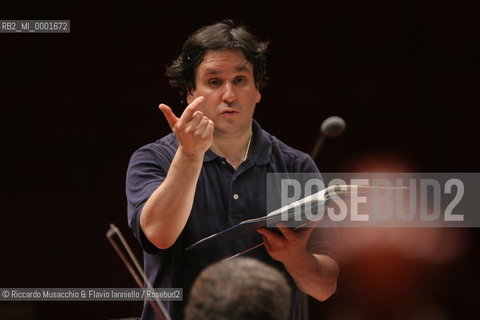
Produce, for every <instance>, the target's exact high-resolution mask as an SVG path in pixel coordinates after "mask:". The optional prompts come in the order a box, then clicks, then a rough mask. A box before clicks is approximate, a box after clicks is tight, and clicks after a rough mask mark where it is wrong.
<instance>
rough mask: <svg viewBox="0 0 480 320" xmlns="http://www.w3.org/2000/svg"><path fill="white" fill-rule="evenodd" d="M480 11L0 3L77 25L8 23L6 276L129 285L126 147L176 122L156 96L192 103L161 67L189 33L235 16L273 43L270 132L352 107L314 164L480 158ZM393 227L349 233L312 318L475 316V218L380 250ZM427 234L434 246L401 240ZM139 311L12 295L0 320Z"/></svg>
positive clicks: (297, 136)
mask: <svg viewBox="0 0 480 320" xmlns="http://www.w3.org/2000/svg"><path fill="white" fill-rule="evenodd" d="M478 12H479V11H478V6H476V2H475V1H473V0H472V1H457V2H451V1H427V0H424V1H420V0H410V1H407V0H395V1H379V0H373V1H347V0H342V1H331V0H328V1H315V2H313V1H312V2H311V3H310V2H308V1H303V0H301V1H295V2H294V3H292V2H283V1H278V2H273V1H272V2H262V1H256V2H244V1H242V2H238V1H233V2H227V1H196V2H187V1H176V2H175V1H137V2H134V1H129V2H126V1H96V2H94V1H82V2H74V1H48V2H46V3H45V2H42V3H40V2H33V1H32V2H23V1H22V2H17V3H16V4H10V5H7V4H4V3H2V4H1V7H0V18H1V19H70V20H71V33H70V34H0V105H1V109H0V110H1V117H0V134H1V135H0V136H1V142H0V143H1V144H0V154H1V159H0V161H1V163H0V189H1V197H2V198H1V200H2V201H1V203H2V209H1V210H0V212H1V213H0V214H1V215H0V223H1V227H2V228H1V229H2V232H1V233H0V243H1V251H0V252H1V257H2V258H1V263H0V287H45V288H47V287H134V286H135V283H134V282H133V280H131V277H130V275H129V274H128V273H127V271H126V270H125V269H124V267H123V265H121V262H120V260H119V259H118V258H117V256H116V255H115V253H114V252H113V250H112V249H111V247H110V245H109V243H108V242H107V240H106V238H105V236H104V234H105V232H106V230H107V228H108V225H109V223H111V222H114V223H115V224H117V225H118V226H119V227H120V228H121V229H122V230H123V231H124V233H125V234H126V235H127V239H128V240H129V242H130V243H131V244H132V245H133V246H134V247H135V249H136V252H137V254H138V255H139V256H140V251H139V250H138V249H139V248H138V246H137V244H136V242H135V240H134V239H133V237H132V236H131V235H130V232H129V231H128V226H127V224H126V200H125V196H124V176H125V171H126V168H127V164H128V161H129V157H130V155H131V153H132V152H133V151H134V150H135V149H136V148H138V147H140V146H141V145H143V144H146V143H148V142H151V141H153V140H155V139H157V138H159V137H161V136H163V135H164V134H166V133H168V132H169V128H168V126H167V124H166V122H165V121H164V119H163V117H162V115H161V113H160V112H159V111H158V109H157V106H158V104H159V103H160V102H163V103H167V104H170V105H171V106H172V107H174V108H175V109H176V112H178V113H179V112H181V110H182V108H183V106H182V105H181V104H180V102H179V99H178V94H177V92H176V91H175V90H173V89H171V88H169V87H168V85H167V79H166V77H165V76H164V75H163V73H164V67H165V65H166V64H168V63H170V62H171V61H172V60H173V59H174V58H175V57H176V55H177V54H178V53H179V50H180V47H181V45H182V43H183V41H184V40H185V39H186V37H187V36H188V35H189V34H190V33H191V32H192V31H193V30H195V29H197V28H198V27H200V26H202V25H205V24H209V23H212V22H215V21H218V20H221V19H224V18H237V19H240V20H242V21H243V22H245V23H246V24H248V25H251V26H252V27H253V29H254V31H255V32H256V33H257V34H258V35H259V36H260V37H261V38H263V39H268V40H270V41H271V50H270V54H269V61H270V66H269V77H270V82H269V85H268V87H267V88H265V90H264V91H263V100H262V102H261V104H260V105H258V107H257V111H256V119H257V120H258V121H259V122H260V123H261V124H262V126H263V127H264V128H265V129H267V130H268V131H270V132H271V133H273V134H274V135H276V136H277V137H279V138H280V139H282V140H284V141H285V142H287V143H288V144H290V145H292V146H294V147H296V148H298V149H301V150H304V151H306V152H309V151H310V149H311V148H312V146H313V144H314V141H315V139H316V136H317V132H318V128H319V126H320V123H321V122H322V121H323V119H324V118H326V117H327V116H330V115H340V116H342V117H344V118H345V120H346V122H347V125H348V130H347V131H346V133H345V134H344V135H343V136H342V137H341V138H338V139H336V140H335V141H333V140H332V141H330V142H329V143H328V144H327V145H326V146H325V148H324V149H323V151H322V154H321V156H320V159H319V161H318V165H319V168H320V170H322V171H337V172H338V171H352V170H367V169H376V170H393V171H395V170H399V171H418V172H475V171H479V161H478V159H479V158H478V156H479V152H478V149H479V141H478V140H479V137H478V132H479V130H478V116H477V115H478V111H477V110H476V109H477V108H478V105H479V93H478V89H477V86H478V79H479V68H480V65H479V46H478V41H479V36H478V34H479V31H480V28H479V14H478ZM345 232H346V233H347V238H348V237H349V236H351V235H354V233H355V231H351V233H349V231H348V230H347V231H345ZM398 232H399V231H395V230H394V231H391V230H390V231H388V230H383V231H379V230H370V231H368V234H366V235H367V236H365V234H362V235H361V236H359V237H357V238H355V236H352V237H351V238H350V239H351V241H352V242H351V243H349V244H348V245H347V246H346V247H349V248H354V249H352V250H351V251H352V252H354V254H350V255H348V254H347V255H346V258H345V259H344V261H343V263H342V278H341V281H340V283H339V290H338V292H337V294H336V295H335V296H334V297H332V298H331V299H330V300H329V301H328V302H326V303H323V304H321V303H317V302H313V303H312V306H311V311H312V319H472V318H475V317H476V316H478V315H477V313H478V312H477V310H478V308H477V307H476V303H477V301H476V300H477V296H478V286H479V285H480V280H479V278H480V277H479V276H478V271H477V270H478V269H479V267H480V263H479V259H478V254H479V251H478V247H477V245H476V243H477V242H478V241H479V240H480V237H479V235H480V234H479V231H478V230H475V229H461V230H443V231H442V232H441V233H435V234H434V235H432V234H431V231H424V232H422V230H410V231H401V232H400V234H401V236H400V238H401V239H404V240H405V241H407V242H408V241H410V242H409V243H411V244H412V246H411V247H408V246H407V247H406V248H407V249H406V250H403V251H402V250H398V241H397V242H394V243H397V245H394V246H388V245H383V246H382V245H379V243H383V244H385V239H392V237H393V238H394V237H397V235H398ZM405 232H407V233H405ZM408 232H410V233H408ZM429 232H430V233H429ZM392 235H393V236H392ZM426 235H430V236H426ZM402 237H403V238H402ZM432 237H433V238H434V239H436V240H435V241H433V240H431V239H433V238H432ZM397 238H398V237H397ZM352 239H353V240H352ZM372 239H373V240H372ZM428 239H430V240H428ZM367 240H368V241H370V243H369V244H368V245H365V246H362V245H359V244H361V243H363V242H365V241H366V242H368V241H367ZM397 240H398V239H397ZM428 241H430V243H431V244H432V243H433V244H432V245H430V246H427V249H428V250H429V251H428V250H427V251H428V252H427V253H426V254H425V253H424V254H423V255H420V256H418V255H417V256H412V255H408V254H407V253H406V252H408V251H409V249H410V248H412V247H418V246H422V245H424V244H425V242H428ZM432 241H433V242H432ZM387 242H388V241H387ZM401 243H403V242H401ZM452 243H453V245H452ZM355 244H357V246H355ZM452 246H453V249H452V250H453V251H452V250H451V254H450V255H446V256H445V255H444V256H441V257H440V258H439V257H438V256H435V255H434V253H442V252H446V251H448V250H447V249H448V248H452ZM425 257H426V258H425ZM432 257H433V258H432ZM435 257H436V258H435ZM140 308H141V303H115V302H102V303H87V302H70V303H67V302H63V303H60V302H57V303H45V302H42V303H40V302H38V303H1V304H0V318H2V319H3V318H11V319H21V318H22V316H23V318H24V319H64V318H67V317H68V318H71V319H108V318H119V317H125V316H132V315H139V313H140Z"/></svg>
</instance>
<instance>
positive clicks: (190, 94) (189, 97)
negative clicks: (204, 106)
mask: <svg viewBox="0 0 480 320" xmlns="http://www.w3.org/2000/svg"><path fill="white" fill-rule="evenodd" d="M186 98H187V104H190V103H192V101H193V100H194V97H193V89H192V88H187V97H186Z"/></svg>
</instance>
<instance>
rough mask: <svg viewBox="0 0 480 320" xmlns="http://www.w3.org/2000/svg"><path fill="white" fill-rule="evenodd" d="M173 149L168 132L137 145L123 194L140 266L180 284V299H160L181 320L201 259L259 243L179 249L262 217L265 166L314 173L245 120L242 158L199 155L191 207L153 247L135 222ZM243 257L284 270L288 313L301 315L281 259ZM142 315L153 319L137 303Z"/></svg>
mask: <svg viewBox="0 0 480 320" xmlns="http://www.w3.org/2000/svg"><path fill="white" fill-rule="evenodd" d="M177 148H178V141H177V139H176V137H175V135H174V134H173V133H171V134H169V135H167V136H165V137H163V138H162V139H160V140H157V141H156V142H154V143H151V144H148V145H146V146H144V147H142V148H140V149H139V150H137V151H136V152H135V153H134V154H133V155H132V158H131V161H130V164H129V168H128V172H127V183H126V193H127V199H128V222H129V225H130V227H131V228H132V230H133V232H134V234H135V236H136V238H137V239H138V240H139V242H140V243H141V245H142V247H143V249H144V251H145V252H144V268H145V273H146V275H147V277H148V279H149V280H150V281H151V283H152V284H153V287H155V288H183V294H184V301H183V302H170V303H168V302H166V303H165V304H166V307H167V309H168V310H169V313H170V315H171V316H172V318H173V319H175V320H176V319H183V309H184V306H185V303H186V301H187V299H188V294H189V292H190V288H191V286H192V284H193V282H194V280H195V278H196V276H197V275H198V274H199V273H200V272H201V271H202V270H203V269H204V268H205V267H207V266H208V265H210V264H212V263H214V262H217V261H219V260H222V259H224V258H226V257H229V256H231V255H233V254H235V253H238V252H241V251H243V250H245V249H247V248H250V247H251V246H253V245H255V244H258V243H260V242H261V241H262V238H261V235H260V234H254V235H251V236H247V237H245V238H242V239H238V240H233V241H228V242H224V243H220V244H219V245H217V246H215V247H211V248H206V249H199V250H193V251H185V248H186V247H188V246H190V245H191V244H193V243H194V242H196V241H198V240H200V239H202V238H204V237H206V236H209V235H211V234H213V233H217V232H220V231H222V230H224V229H226V228H228V227H231V226H233V225H236V224H238V223H239V222H241V221H243V220H246V219H250V218H256V217H260V216H264V215H265V214H266V213H267V212H266V211H267V209H266V205H267V200H266V198H267V197H266V181H267V173H269V172H318V169H317V167H316V165H315V163H314V162H313V161H312V159H311V158H310V157H309V156H308V155H306V154H305V153H303V152H300V151H298V150H295V149H293V148H291V147H289V146H287V145H286V144H284V143H283V142H281V141H280V140H278V139H277V138H275V137H274V136H272V135H270V134H269V133H267V132H266V131H264V130H263V129H262V128H261V127H260V126H259V125H258V123H257V122H255V121H253V138H252V144H251V151H250V154H249V156H248V158H247V159H246V160H245V161H244V162H243V163H242V164H241V165H240V166H239V167H238V168H237V169H236V170H235V169H234V168H233V167H232V166H230V164H229V163H228V162H227V161H226V160H225V158H223V157H220V156H218V155H216V154H215V153H214V152H212V151H211V150H208V151H207V152H206V153H205V156H204V160H203V167H202V170H201V173H200V177H199V179H198V182H197V186H196V192H195V199H194V202H193V208H192V211H191V213H190V217H189V219H188V221H187V224H186V226H185V228H184V230H183V231H182V233H181V234H180V236H179V237H178V239H177V241H176V242H175V244H174V245H173V246H172V247H170V248H168V249H165V250H160V249H158V248H156V247H155V246H154V245H153V244H151V243H150V242H149V241H148V239H146V237H145V235H144V234H143V232H142V230H141V228H140V213H141V211H142V208H143V205H144V204H145V202H146V201H147V200H148V198H149V197H150V195H151V194H152V193H153V192H154V191H155V190H156V189H157V188H158V186H159V185H160V184H161V183H162V182H163V180H164V179H165V177H166V175H167V171H168V168H169V167H170V164H171V162H172V160H173V157H174V155H175V152H176V150H177ZM309 246H310V248H312V249H313V248H314V251H315V252H316V253H328V250H327V246H326V243H323V240H318V239H317V240H316V242H315V243H309ZM246 256H249V257H253V258H257V259H259V260H261V261H263V262H266V263H267V264H269V265H272V266H274V267H276V268H277V269H279V270H281V271H282V272H284V273H285V274H286V275H287V278H288V279H289V280H290V282H291V284H292V287H293V288H294V300H293V305H294V307H293V310H292V314H293V316H292V319H298V320H299V319H301V316H300V313H301V297H302V294H301V292H300V290H298V289H297V288H296V287H295V285H294V284H293V281H292V280H291V278H290V277H289V276H288V274H287V273H286V271H285V268H284V267H283V265H282V264H281V263H279V262H277V261H275V260H273V259H272V258H270V256H269V255H268V253H267V252H266V250H265V248H264V247H260V248H257V249H255V250H253V251H251V252H249V253H247V254H246ZM142 319H154V315H153V312H152V310H151V309H150V306H149V305H148V304H145V307H144V311H143V314H142Z"/></svg>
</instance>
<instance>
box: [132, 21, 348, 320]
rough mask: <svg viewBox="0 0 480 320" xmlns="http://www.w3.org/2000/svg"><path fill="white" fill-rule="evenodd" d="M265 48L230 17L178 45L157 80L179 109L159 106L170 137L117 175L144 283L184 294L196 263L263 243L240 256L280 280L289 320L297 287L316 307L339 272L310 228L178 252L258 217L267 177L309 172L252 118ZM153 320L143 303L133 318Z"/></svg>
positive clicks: (178, 305)
mask: <svg viewBox="0 0 480 320" xmlns="http://www.w3.org/2000/svg"><path fill="white" fill-rule="evenodd" d="M266 48H267V44H266V43H264V42H261V41H259V40H258V39H257V38H255V37H254V36H253V35H252V34H251V33H250V32H248V31H247V30H246V28H245V27H244V26H242V25H237V24H235V23H233V22H232V21H230V20H227V21H223V22H219V23H216V24H213V25H210V26H206V27H203V28H201V29H199V30H197V31H196V32H194V33H193V34H192V35H191V36H190V37H189V38H188V39H187V41H186V42H185V44H184V46H183V50H182V53H181V54H180V56H179V57H178V58H177V59H176V60H175V61H174V62H173V64H172V65H171V66H169V67H168V68H167V76H169V77H170V84H171V85H172V86H174V87H177V88H179V89H180V90H181V92H182V94H183V96H184V98H185V100H186V101H187V102H188V106H187V107H186V108H185V110H184V111H183V113H182V114H181V115H179V116H177V115H175V114H174V113H173V111H172V110H171V108H170V107H168V106H167V105H164V104H161V105H160V110H161V111H162V112H163V115H164V116H165V118H166V120H167V122H168V124H169V126H170V127H171V129H172V131H173V133H171V134H169V135H167V136H165V137H163V138H161V139H160V140H158V141H156V142H154V143H151V144H148V145H146V146H144V147H142V148H140V149H139V150H137V151H136V152H135V153H134V154H133V156H132V158H131V161H130V164H129V168H128V172H127V187H126V192H127V198H128V219H129V225H130V227H131V228H132V230H133V232H134V234H135V236H136V238H137V239H138V240H139V242H140V243H141V245H142V247H143V249H144V268H145V273H146V275H147V277H148V278H149V280H150V281H151V283H152V284H153V286H154V287H155V288H183V290H184V292H183V294H184V298H185V297H187V296H188V293H189V290H190V288H191V286H192V284H193V282H194V280H195V278H196V276H197V275H198V274H199V273H200V272H201V271H202V270H203V269H204V268H205V267H207V266H208V265H210V264H212V263H214V262H217V261H219V260H222V259H224V258H226V257H229V256H231V255H233V254H235V253H237V252H241V251H244V250H246V249H247V248H250V247H252V246H253V245H255V244H257V243H259V242H261V241H262V238H263V242H264V247H261V248H258V249H255V250H253V251H251V252H249V253H248V254H247V255H248V256H250V257H253V258H256V259H259V260H261V261H263V262H266V263H267V264H270V265H272V266H274V267H275V268H277V269H278V270H280V271H282V272H284V273H285V274H286V275H287V276H288V277H289V281H290V282H291V285H292V288H293V296H292V297H293V307H292V317H291V318H292V319H301V309H302V308H301V305H302V296H303V295H302V293H301V291H303V292H305V293H307V294H308V295H310V296H312V297H314V298H316V299H318V300H321V301H323V300H325V299H327V298H328V297H329V296H330V295H332V294H333V293H334V292H335V288H336V281H337V277H338V272H339V271H338V265H337V263H336V262H335V261H334V260H333V259H332V258H331V257H330V256H329V255H328V254H329V251H328V250H327V249H326V246H325V241H323V240H322V241H316V240H314V239H316V237H314V236H312V237H310V235H311V233H312V230H314V229H315V228H302V229H299V230H297V231H294V230H293V229H290V228H286V227H282V226H279V228H278V230H279V232H278V231H274V230H272V229H268V228H263V229H260V230H258V233H259V234H255V235H253V236H249V237H245V238H242V239H238V240H233V241H229V242H223V243H219V244H218V245H217V246H215V247H213V248H211V249H199V250H192V251H185V248H186V247H188V246H189V245H191V244H192V243H194V242H196V241H198V240H200V239H202V238H204V237H206V236H209V235H211V234H213V233H217V232H219V231H222V230H224V229H226V228H228V227H231V226H233V225H236V224H238V223H239V222H241V221H243V220H245V219H250V218H256V217H260V216H263V215H265V214H266V211H267V209H266V207H267V196H266V180H267V173H270V172H305V173H308V172H312V173H313V172H318V169H317V167H316V166H315V164H314V162H313V161H312V159H311V158H310V157H309V156H308V155H306V154H304V153H303V152H300V151H298V150H295V149H293V148H291V147H289V146H287V145H285V144H284V143H283V142H281V141H280V140H278V139H277V138H275V137H274V136H272V135H270V134H269V133H267V132H266V131H264V130H263V129H262V128H261V127H260V125H259V124H258V123H257V122H256V121H255V120H253V118H252V117H253V113H254V110H255V106H256V105H257V103H259V102H260V100H261V94H260V89H261V88H262V86H263V85H264V82H265V72H266V58H265V52H266ZM315 233H321V230H320V229H316V230H315ZM300 290H301V291H300ZM183 308H184V303H183V302H171V303H168V304H167V309H168V310H169V312H170V315H171V316H172V318H173V319H182V313H183ZM153 317H154V315H153V313H152V310H151V309H150V307H149V305H148V304H145V307H144V311H143V314H142V319H153Z"/></svg>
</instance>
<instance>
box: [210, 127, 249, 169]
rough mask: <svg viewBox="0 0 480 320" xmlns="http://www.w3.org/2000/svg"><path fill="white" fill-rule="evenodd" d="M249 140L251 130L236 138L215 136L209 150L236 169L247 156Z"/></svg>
mask: <svg viewBox="0 0 480 320" xmlns="http://www.w3.org/2000/svg"><path fill="white" fill-rule="evenodd" d="M251 138H252V130H251V128H250V130H248V131H245V133H242V134H241V135H239V136H236V137H225V136H216V137H214V140H213V144H212V146H211V147H210V149H211V150H212V151H213V152H215V153H216V154H217V155H219V156H221V157H225V159H227V161H228V163H230V165H231V166H232V167H234V168H235V169H236V168H238V166H240V164H242V162H243V161H245V159H246V158H247V156H248V152H249V149H250V148H251Z"/></svg>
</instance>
